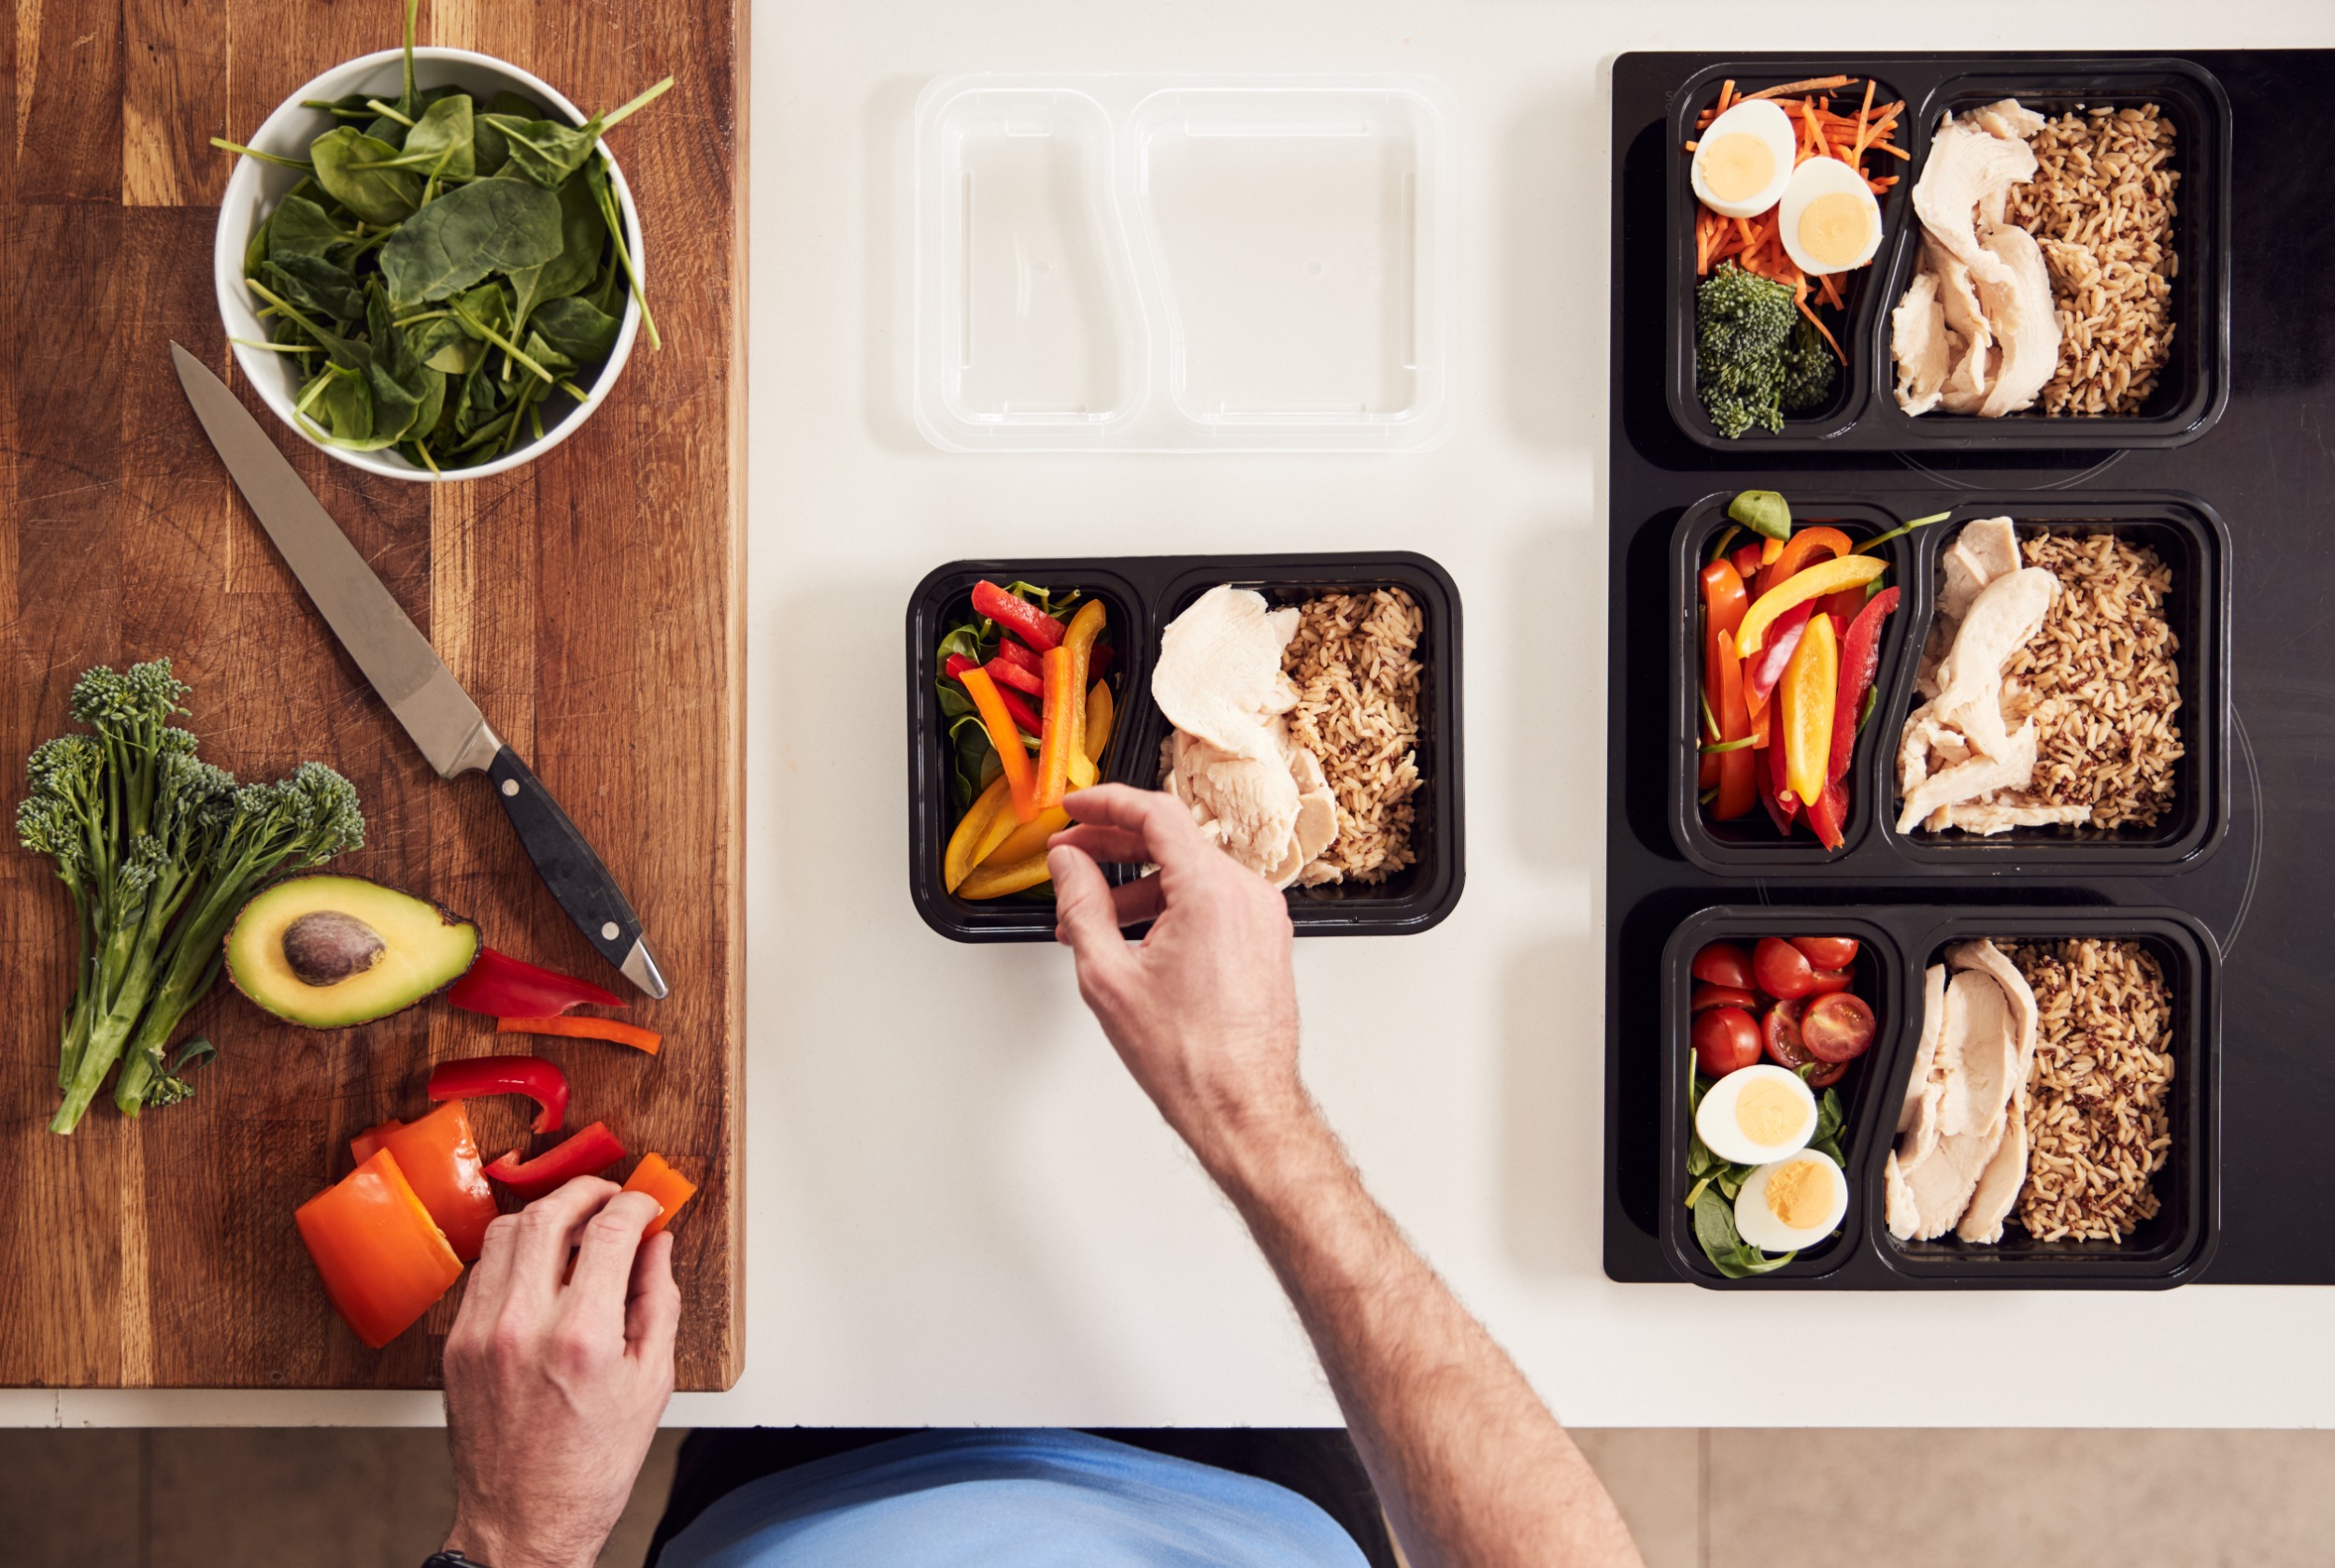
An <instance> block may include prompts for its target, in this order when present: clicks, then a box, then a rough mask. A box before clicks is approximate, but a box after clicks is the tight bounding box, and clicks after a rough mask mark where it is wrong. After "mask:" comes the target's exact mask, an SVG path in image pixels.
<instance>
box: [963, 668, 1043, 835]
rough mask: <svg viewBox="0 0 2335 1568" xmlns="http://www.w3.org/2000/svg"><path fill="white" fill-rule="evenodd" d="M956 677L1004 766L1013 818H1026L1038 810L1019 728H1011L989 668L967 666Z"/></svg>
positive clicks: (1033, 777)
mask: <svg viewBox="0 0 2335 1568" xmlns="http://www.w3.org/2000/svg"><path fill="white" fill-rule="evenodd" d="M957 678H958V679H959V680H960V681H961V682H962V683H963V684H964V689H965V691H966V692H967V693H968V694H969V695H970V696H971V697H972V698H973V706H974V708H975V711H977V712H978V713H979V714H980V715H981V727H982V728H983V729H985V730H987V731H989V733H990V745H991V746H993V747H995V748H997V760H998V763H999V764H1000V765H1002V766H1003V767H1004V770H1005V787H1006V789H1008V790H1009V791H1012V792H1013V797H1014V818H1015V820H1018V821H1023V822H1026V821H1028V820H1030V819H1031V818H1032V817H1035V816H1036V815H1037V814H1038V779H1037V775H1036V773H1035V772H1033V771H1032V768H1031V766H1030V753H1029V752H1027V751H1025V750H1023V749H1022V748H1021V732H1019V731H1018V730H1017V729H1015V728H1014V721H1013V720H1012V719H1011V718H1010V717H1009V716H1008V715H1007V714H1006V712H1005V705H1004V703H1003V702H1000V701H999V700H998V695H997V682H995V681H993V680H991V679H990V672H989V671H987V670H981V669H969V670H966V671H964V672H963V673H962V674H961V675H960V676H958V677H957ZM1041 744H1043V742H1041Z"/></svg>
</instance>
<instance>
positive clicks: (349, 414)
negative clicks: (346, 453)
mask: <svg viewBox="0 0 2335 1568" xmlns="http://www.w3.org/2000/svg"><path fill="white" fill-rule="evenodd" d="M320 407H321V408H322V409H323V412H324V419H323V421H322V422H323V425H324V428H325V429H326V431H328V432H329V433H330V434H331V436H332V439H333V442H334V444H335V445H336V446H349V447H354V446H361V445H362V444H363V442H365V441H366V440H368V439H369V438H370V437H371V436H372V435H373V394H372V392H370V391H368V390H367V389H366V386H365V378H364V372H363V371H361V370H349V369H346V368H343V367H341V366H338V365H335V367H334V369H333V378H332V380H331V381H330V382H329V383H328V384H327V385H326V386H325V389H324V397H323V400H322V402H321V404H320Z"/></svg>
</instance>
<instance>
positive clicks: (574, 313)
mask: <svg viewBox="0 0 2335 1568" xmlns="http://www.w3.org/2000/svg"><path fill="white" fill-rule="evenodd" d="M530 326H531V327H532V328H533V330H534V333H537V334H540V335H542V337H543V340H544V341H545V342H546V343H548V344H549V345H550V346H551V347H552V348H554V349H558V350H559V351H560V352H561V353H562V354H564V355H565V356H566V357H567V358H568V359H569V360H570V361H571V362H572V363H576V364H592V363H597V362H598V361H601V360H604V359H606V358H607V357H608V351H609V350H610V349H614V348H615V347H616V339H617V333H618V331H619V329H620V328H621V327H622V326H623V322H621V321H619V320H618V319H617V318H616V317H614V316H611V315H608V314H607V313H605V311H603V310H601V309H599V308H598V307H597V306H592V305H591V304H589V303H587V302H585V301H583V300H580V299H555V300H548V301H546V302H545V303H544V304H543V306H541V307H540V308H538V309H537V310H536V311H535V319H534V321H533V322H531V323H530Z"/></svg>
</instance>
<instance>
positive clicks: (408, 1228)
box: [292, 1149, 463, 1350]
mask: <svg viewBox="0 0 2335 1568" xmlns="http://www.w3.org/2000/svg"><path fill="white" fill-rule="evenodd" d="M292 1223H294V1224H295V1225H297V1226H299V1228H300V1240H301V1242H302V1244H303V1245H305V1246H306V1247H307V1249H308V1256H309V1257H310V1258H311V1259H313V1260H314V1261H315V1262H316V1272H317V1274H318V1275H319V1276H320V1277H321V1278H322V1279H323V1281H324V1293H325V1294H326V1295H328V1296H330V1297H331V1298H332V1300H333V1305H334V1306H335V1307H337V1308H338V1309H339V1311H340V1315H341V1318H342V1319H343V1320H344V1321H346V1322H347V1323H348V1325H349V1328H351V1329H352V1330H354V1331H355V1332H356V1335H357V1337H358V1338H359V1339H362V1340H363V1341H364V1342H365V1344H367V1345H369V1346H371V1347H373V1348H374V1349H376V1350H378V1349H379V1348H380V1347H382V1346H384V1345H387V1344H388V1343H389V1342H390V1341H391V1340H392V1339H395V1338H396V1337H397V1336H398V1335H399V1334H401V1333H405V1332H406V1330H407V1329H409V1328H411V1327H413V1325H414V1323H415V1321H416V1320H417V1319H420V1316H421V1315H422V1314H423V1313H425V1312H427V1311H429V1310H430V1308H431V1307H432V1306H433V1305H434V1304H435V1303H436V1301H437V1299H438V1298H439V1297H440V1296H442V1295H444V1294H446V1292H447V1290H448V1288H449V1287H451V1286H452V1285H453V1283H454V1281H455V1280H457V1279H460V1278H461V1277H462V1275H463V1262H462V1260H461V1259H460V1258H457V1257H456V1256H454V1248H453V1247H450V1246H448V1243H447V1240H446V1235H445V1233H444V1232H442V1231H440V1230H439V1229H438V1227H437V1224H436V1222H435V1221H434V1220H433V1219H431V1218H430V1211H429V1210H428V1209H426V1208H424V1207H423V1206H422V1205H421V1200H420V1198H419V1197H417V1196H415V1195H414V1190H413V1187H412V1184H411V1183H409V1182H407V1181H406V1174H405V1172H403V1171H401V1170H399V1169H398V1166H397V1157H396V1156H395V1155H393V1154H392V1153H390V1151H389V1150H387V1149H381V1150H378V1151H377V1152H376V1153H375V1154H374V1155H373V1157H372V1158H371V1159H369V1160H367V1161H366V1162H364V1163H363V1164H362V1165H360V1166H358V1167H357V1168H356V1169H355V1170H353V1171H351V1172H349V1174H348V1175H347V1176H343V1177H342V1178H341V1179H340V1181H339V1182H338V1183H336V1184H335V1185H334V1186H332V1187H328V1188H326V1189H325V1190H323V1191H321V1192H319V1193H318V1194H317V1195H316V1196H315V1197H313V1198H310V1199H309V1200H308V1201H307V1202H306V1203H305V1204H302V1205H300V1206H299V1208H297V1209H295V1210H294V1211H293V1212H292Z"/></svg>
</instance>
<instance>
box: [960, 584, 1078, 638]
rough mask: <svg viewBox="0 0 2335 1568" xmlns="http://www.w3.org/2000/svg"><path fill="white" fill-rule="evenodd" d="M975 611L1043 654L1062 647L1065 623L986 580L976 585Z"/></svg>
mask: <svg viewBox="0 0 2335 1568" xmlns="http://www.w3.org/2000/svg"><path fill="white" fill-rule="evenodd" d="M973 607H974V609H975V612H976V613H978V614H981V615H986V616H988V617H989V618H990V620H994V621H996V622H997V623H998V624H999V625H1000V626H1003V627H1004V628H1005V630H1007V631H1008V632H1011V633H1012V634H1014V635H1015V636H1017V637H1019V638H1020V639H1021V640H1022V641H1023V642H1026V643H1028V644H1029V645H1030V646H1031V647H1032V648H1034V649H1037V650H1038V651H1039V652H1040V653H1044V652H1045V651H1046V649H1049V648H1060V647H1061V643H1062V631H1063V628H1062V623H1061V621H1059V620H1055V619H1054V618H1053V617H1052V616H1050V615H1048V614H1046V612H1045V611H1044V610H1042V609H1040V608H1038V606H1035V605H1033V604H1032V603H1031V602H1030V601H1029V600H1027V599H1024V598H1021V597H1020V596H1018V595H1017V594H1012V593H1008V592H1005V591H1004V589H1002V588H1000V587H998V586H997V584H995V583H993V582H990V581H988V580H987V579H984V580H982V581H980V582H976V583H975V584H974V585H973Z"/></svg>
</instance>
